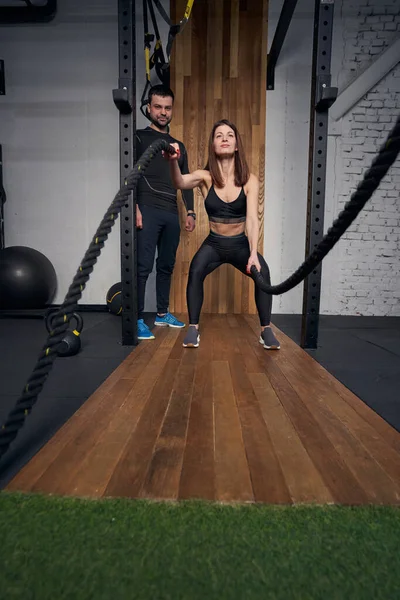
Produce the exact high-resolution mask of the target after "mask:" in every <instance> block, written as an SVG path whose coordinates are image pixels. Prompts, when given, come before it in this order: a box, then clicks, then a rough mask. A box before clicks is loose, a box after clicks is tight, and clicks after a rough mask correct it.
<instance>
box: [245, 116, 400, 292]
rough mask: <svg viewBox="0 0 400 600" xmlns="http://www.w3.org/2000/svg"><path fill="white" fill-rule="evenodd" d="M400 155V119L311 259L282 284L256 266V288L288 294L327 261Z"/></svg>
mask: <svg viewBox="0 0 400 600" xmlns="http://www.w3.org/2000/svg"><path fill="white" fill-rule="evenodd" d="M399 152H400V117H399V118H398V119H397V121H396V125H395V126H394V127H393V129H392V131H391V132H390V133H389V135H388V137H387V139H386V142H385V143H384V144H383V145H382V147H381V149H380V150H379V153H378V154H377V156H376V157H375V158H374V160H373V161H372V164H371V167H370V168H369V169H368V171H367V172H366V173H365V175H364V178H363V180H362V181H361V182H360V183H359V184H358V186H357V189H356V191H355V192H354V193H353V194H352V196H351V198H350V200H349V202H347V204H346V205H345V207H344V209H343V210H342V212H341V213H340V214H339V216H338V217H337V219H336V220H335V221H334V222H333V224H332V226H331V227H330V228H329V229H328V231H327V233H326V234H325V236H324V237H323V239H322V240H321V241H320V243H319V244H318V246H317V247H316V248H315V249H314V250H313V252H312V253H311V254H310V256H308V257H307V259H306V260H305V261H304V262H303V264H302V265H300V267H299V268H298V269H297V270H296V271H295V272H294V273H293V274H292V275H291V276H290V277H288V279H286V280H285V281H283V282H282V283H279V284H278V285H268V284H267V283H266V281H265V280H264V278H263V277H262V275H261V273H260V272H259V271H257V269H256V268H255V267H254V266H253V267H251V274H252V276H253V279H254V281H255V283H256V285H257V286H258V287H259V288H261V289H262V290H263V291H264V292H267V293H268V294H273V295H280V294H285V293H286V292H288V291H289V290H291V289H293V288H294V287H296V285H298V284H299V283H301V282H302V281H303V279H305V278H306V277H307V275H309V274H310V273H311V271H312V270H313V269H315V267H316V266H317V265H319V263H320V262H321V261H322V260H323V259H324V258H325V256H326V255H327V254H328V252H330V251H331V250H332V248H333V246H334V245H335V244H336V243H337V242H338V241H339V239H340V238H341V236H342V235H343V234H344V232H345V231H346V230H347V229H348V228H349V227H350V225H351V224H352V222H353V221H354V219H355V218H356V217H357V216H358V214H359V213H360V212H361V210H362V209H363V208H364V206H365V205H366V203H367V202H368V200H369V199H370V198H371V196H372V194H373V193H374V192H375V191H376V190H377V188H378V187H379V184H380V182H381V181H382V179H383V178H384V176H385V175H386V173H387V172H388V170H389V169H390V167H391V166H392V164H393V163H394V161H395V160H396V158H397V156H398V154H399Z"/></svg>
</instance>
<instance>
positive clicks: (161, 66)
mask: <svg viewBox="0 0 400 600" xmlns="http://www.w3.org/2000/svg"><path fill="white" fill-rule="evenodd" d="M153 2H154V4H155V6H156V7H157V10H158V12H159V13H160V15H161V17H162V18H163V19H164V21H165V22H166V23H167V25H168V26H169V32H168V42H167V48H166V55H167V58H166V59H165V56H164V51H163V47H162V42H161V36H160V32H159V29H158V25H157V19H156V16H155V12H154V6H153ZM193 4H194V0H188V3H187V5H186V9H185V14H184V16H183V18H182V19H181V20H180V21H179V23H178V24H176V25H175V24H173V23H172V21H171V19H170V18H169V16H168V15H167V13H166V11H165V9H164V8H163V6H162V4H161V2H160V0H143V26H144V56H145V63H146V84H145V87H144V90H143V94H142V97H141V100H140V111H141V113H142V114H143V115H144V116H145V117H146V118H148V115H147V113H146V111H145V106H146V105H147V103H148V100H147V94H148V90H149V88H150V87H151V83H150V72H151V70H152V69H153V68H155V71H156V73H157V77H158V78H159V80H160V81H161V83H163V84H164V85H166V86H169V85H170V57H171V51H172V46H173V43H174V40H175V37H176V36H177V34H178V33H180V32H181V31H182V29H183V28H184V26H185V25H186V23H187V22H188V20H189V18H190V14H191V12H192V7H193ZM147 9H148V10H149V12H150V17H151V21H152V24H153V29H154V35H153V34H151V33H150V32H149V20H148V13H147ZM154 37H155V38H156V43H155V47H154V51H153V54H152V55H150V51H151V42H153V41H154Z"/></svg>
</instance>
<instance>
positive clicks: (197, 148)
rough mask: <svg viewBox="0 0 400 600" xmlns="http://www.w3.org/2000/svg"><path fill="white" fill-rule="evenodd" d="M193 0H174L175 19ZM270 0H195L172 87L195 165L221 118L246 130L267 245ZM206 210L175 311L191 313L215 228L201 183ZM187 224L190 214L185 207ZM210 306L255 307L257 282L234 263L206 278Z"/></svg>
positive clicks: (174, 128) (188, 248)
mask: <svg viewBox="0 0 400 600" xmlns="http://www.w3.org/2000/svg"><path fill="white" fill-rule="evenodd" d="M185 6H186V0H171V18H172V20H173V21H174V22H178V21H179V20H180V19H181V18H182V16H183V14H184V9H185ZM267 7H268V0H257V2H255V1H250V0H218V1H216V0H195V3H194V7H193V11H192V16H191V18H190V21H189V23H188V24H187V25H186V27H185V29H184V30H183V32H182V33H181V34H180V35H178V36H177V37H176V38H175V44H174V51H173V54H172V61H171V63H172V69H171V87H172V89H173V91H174V93H175V110H174V118H173V121H172V124H171V134H172V135H174V136H175V137H177V138H178V139H180V140H182V141H183V142H184V144H185V145H186V148H187V151H188V155H189V167H190V169H191V170H194V169H197V168H200V167H204V165H205V163H206V157H207V145H208V136H209V134H210V131H211V128H212V125H213V124H214V122H215V121H217V120H219V119H222V118H227V119H229V120H231V121H233V122H234V123H235V124H236V125H237V127H238V129H239V131H240V134H241V136H242V137H243V142H244V147H245V150H246V155H247V160H248V162H249V167H250V170H251V171H252V172H253V173H255V174H256V175H258V177H259V178H260V183H261V185H260V195H259V215H260V239H259V250H260V252H262V247H263V243H262V242H263V229H264V227H263V214H264V210H263V208H264V169H265V117H266V63H267ZM195 210H196V212H197V215H198V219H197V227H196V230H195V232H194V233H192V234H188V233H186V232H185V231H184V229H183V228H182V235H181V243H180V247H179V250H178V255H177V261H176V266H175V271H174V278H173V282H172V287H171V305H170V306H171V310H172V311H175V312H186V282H187V275H188V270H189V265H190V261H191V259H192V257H193V256H194V254H195V252H196V250H197V249H198V248H199V247H200V245H201V243H202V241H203V240H204V238H205V237H206V236H207V235H208V232H209V226H208V220H207V215H206V212H205V210H204V202H203V199H202V197H201V194H200V192H199V191H198V190H195ZM181 219H182V223H183V214H182V213H181ZM203 311H204V312H209V313H227V312H230V313H242V314H254V313H255V312H256V307H255V303H254V291H253V282H252V281H251V280H249V279H248V278H246V277H245V276H244V275H242V274H241V273H239V272H238V271H236V270H235V269H234V268H233V267H231V266H230V265H224V266H222V267H220V268H219V269H217V270H216V271H215V272H214V273H212V274H211V275H210V276H209V277H208V278H207V279H206V283H205V297H204V305H203Z"/></svg>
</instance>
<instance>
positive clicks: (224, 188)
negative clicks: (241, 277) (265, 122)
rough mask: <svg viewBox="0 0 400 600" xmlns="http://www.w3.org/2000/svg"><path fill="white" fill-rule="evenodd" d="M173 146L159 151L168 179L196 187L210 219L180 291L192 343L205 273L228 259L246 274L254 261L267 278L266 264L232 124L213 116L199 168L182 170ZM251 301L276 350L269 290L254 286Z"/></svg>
mask: <svg viewBox="0 0 400 600" xmlns="http://www.w3.org/2000/svg"><path fill="white" fill-rule="evenodd" d="M173 146H174V147H175V149H176V151H177V153H176V154H174V155H172V156H171V155H169V154H167V153H164V157H165V158H166V159H167V160H169V161H170V168H171V178H172V183H173V185H174V186H175V187H176V188H178V189H181V190H188V189H193V188H195V187H199V188H200V190H201V193H202V195H203V198H204V206H205V209H206V211H207V214H208V218H209V221H210V234H209V235H208V237H207V238H206V239H205V240H204V242H203V244H202V245H201V247H200V248H199V250H198V251H197V252H196V254H195V256H194V257H193V260H192V262H191V264H190V270H189V279H188V284H187V291H186V295H187V304H188V311H189V329H188V332H187V334H186V337H185V339H184V342H183V345H184V346H185V348H197V347H198V346H199V343H200V334H199V318H200V311H201V307H202V304H203V297H204V292H203V288H204V279H205V278H206V277H207V275H209V274H210V273H212V271H214V270H215V269H216V268H217V267H219V266H220V265H222V264H223V263H229V264H231V265H233V266H234V267H236V269H239V271H241V272H242V273H244V274H246V275H248V276H250V267H251V266H252V265H254V266H255V267H256V268H257V269H258V271H261V273H262V275H263V277H264V279H265V281H267V282H269V281H270V276H269V269H268V265H267V263H266V262H265V260H264V258H263V257H262V256H261V254H259V253H258V252H257V242H258V233H259V226H258V189H259V183H258V179H257V177H256V176H255V175H253V174H252V173H250V172H249V168H248V165H247V162H246V157H245V154H244V149H243V144H242V141H241V139H240V135H239V132H238V130H237V128H236V126H235V125H234V124H233V123H231V122H229V121H227V120H226V119H223V120H221V121H218V122H217V123H215V125H214V126H213V128H212V132H211V135H210V139H209V143H208V157H209V158H208V162H207V165H206V167H205V169H199V170H197V171H194V172H193V173H189V174H188V175H182V173H181V171H180V169H179V165H178V160H177V159H178V158H179V147H178V145H177V144H173ZM245 229H246V230H247V236H246V234H245ZM255 301H256V306H257V310H258V315H259V318H260V325H261V334H260V343H261V344H263V346H264V348H266V349H268V350H279V348H280V345H279V342H278V340H277V339H276V337H275V335H274V333H273V331H272V329H271V326H270V319H271V307H272V296H270V295H269V294H266V293H265V292H263V291H261V290H260V289H259V288H258V287H257V286H255Z"/></svg>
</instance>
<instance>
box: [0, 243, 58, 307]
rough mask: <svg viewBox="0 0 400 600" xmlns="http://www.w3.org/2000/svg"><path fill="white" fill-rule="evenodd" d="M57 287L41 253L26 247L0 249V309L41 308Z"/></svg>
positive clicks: (49, 263) (49, 299) (49, 267)
mask: <svg viewBox="0 0 400 600" xmlns="http://www.w3.org/2000/svg"><path fill="white" fill-rule="evenodd" d="M56 289H57V276H56V272H55V270H54V267H53V265H52V264H51V262H50V261H49V259H48V258H47V257H46V256H45V255H44V254H42V253H41V252H38V250H34V249H33V248H27V247H25V246H10V247H9V248H4V249H3V250H0V308H2V309H8V310H10V309H11V310H12V309H31V308H35V309H37V308H44V307H45V306H46V304H49V303H50V302H51V301H52V300H53V298H54V295H55V293H56Z"/></svg>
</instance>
